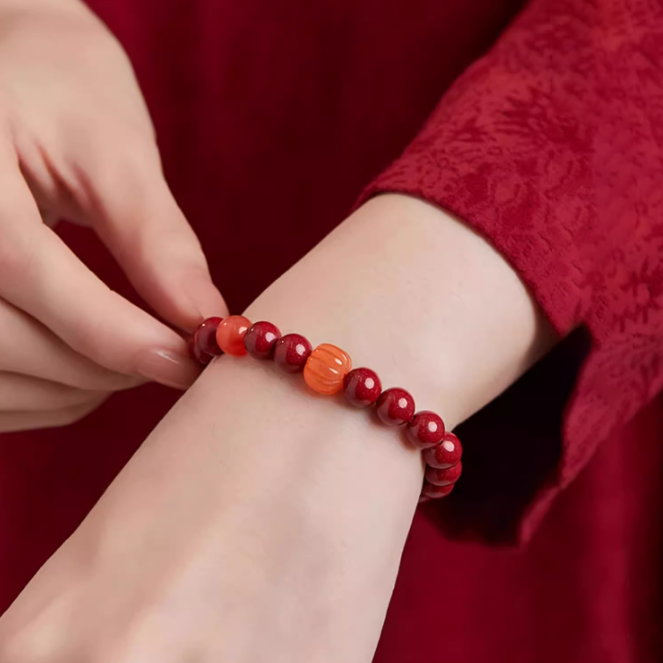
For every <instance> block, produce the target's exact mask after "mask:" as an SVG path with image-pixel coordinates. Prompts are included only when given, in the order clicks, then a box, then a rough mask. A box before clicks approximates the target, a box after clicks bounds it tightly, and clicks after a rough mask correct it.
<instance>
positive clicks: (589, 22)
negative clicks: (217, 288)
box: [363, 0, 663, 538]
mask: <svg viewBox="0 0 663 663" xmlns="http://www.w3.org/2000/svg"><path fill="white" fill-rule="evenodd" d="M662 65H663V16H662V10H661V7H660V6H659V3H657V2H649V1H648V0H534V2H532V3H531V4H530V5H529V6H528V8H527V9H526V10H525V11H524V12H523V13H522V14H521V16H520V17H519V18H518V19H517V20H516V21H515V22H514V24H513V25H512V26H511V27H510V28H509V29H508V30H507V31H506V33H505V34H504V35H503V36H502V37H501V39H500V41H499V42H498V43H497V45H496V46H495V47H494V48H493V49H492V51H491V52H489V53H488V54H487V55H486V56H485V57H484V58H482V59H481V60H480V61H478V62H476V63H475V64H474V65H473V66H472V67H471V68H470V69H469V70H468V71H467V72H465V73H464V74H463V75H462V76H461V77H460V78H459V79H458V80H457V81H456V83H455V84H454V86H453V87H452V88H451V90H450V91H449V92H448V93H447V94H446V95H445V97H444V98H443V99H442V101H441V103H440V104H439V106H438V107H437V109H436V110H435V112H434V113H433V115H432V117H431V118H430V120H429V122H428V124H427V126H426V127H425V128H424V129H423V131H422V132H421V134H420V135H419V136H418V137H417V139H416V140H415V141H414V142H413V143H412V144H411V145H410V146H409V148H408V149H407V150H406V151H405V153H404V154H403V155H402V156H401V157H400V158H399V159H398V160H397V161H396V162H395V163H394V164H393V165H392V166H391V167H390V168H389V169H388V170H387V171H386V172H385V173H384V174H382V175H381V176H380V177H379V178H378V179H377V180H376V181H375V182H374V183H373V184H372V185H371V186H370V187H369V188H368V189H367V191H366V192H365V193H364V196H363V198H365V197H366V196H368V195H372V194H374V193H377V192H381V191H397V192H402V193H406V194H410V195H413V196H418V197H420V198H423V199H426V200H428V201H431V202H433V203H436V204H437V205H439V206H441V207H444V208H446V209H448V210H450V211H451V212H453V213H454V214H456V215H457V216H459V217H460V218H462V219H464V220H466V221H467V223H468V224H470V225H471V226H473V227H474V228H475V229H476V230H477V231H478V232H479V233H481V234H482V235H483V236H484V237H486V238H487V239H488V240H489V241H490V242H492V243H493V244H494V245H495V246H496V247H497V249H498V250H499V251H500V252H501V253H502V254H503V255H504V256H505V258H506V259H507V260H508V261H509V262H510V264H511V265H512V266H513V267H514V268H515V269H516V270H517V271H518V273H519V274H520V275H521V277H522V279H523V280H524V282H525V283H526V284H527V285H528V286H529V287H530V288H531V291H532V292H533V294H534V295H535V297H536V298H537V299H538V301H539V303H540V305H541V307H542V309H543V310H544V312H545V314H546V315H547V316H548V318H549V319H550V321H551V322H552V324H553V325H554V327H555V328H556V329H557V330H558V331H559V332H560V333H561V334H562V335H564V336H568V335H569V334H570V332H571V331H572V330H574V329H576V328H580V329H581V330H582V332H581V333H584V334H586V336H587V337H588V338H589V343H588V349H587V351H586V353H585V354H584V355H583V357H582V362H581V363H579V366H580V369H579V373H577V374H576V373H575V372H573V375H572V379H571V380H570V383H569V388H568V389H567V392H566V393H565V395H564V396H563V397H559V396H557V395H556V394H555V393H553V391H554V390H553V387H552V385H553V384H555V380H557V382H558V383H559V384H562V383H563V384H566V382H568V379H567V378H568V376H566V377H565V376H564V375H561V376H560V375H557V377H556V378H555V377H553V378H552V381H551V378H550V376H549V375H548V376H547V374H546V369H544V370H543V372H541V369H540V368H539V367H537V369H536V370H535V372H537V371H538V378H532V377H531V376H528V377H527V378H526V379H527V380H530V381H531V380H532V379H534V380H535V383H536V385H537V390H538V392H537V396H538V399H539V400H542V399H549V400H550V401H551V402H553V403H554V407H555V408H557V411H556V412H552V411H551V412H548V413H547V414H545V413H542V414H541V418H540V419H541V422H542V423H541V425H538V426H537V424H536V423H535V422H530V424H531V425H530V424H528V425H526V426H525V429H526V430H525V431H524V434H525V437H527V440H525V441H524V442H523V444H524V445H526V444H529V447H530V448H535V449H538V450H539V453H540V457H539V458H538V460H537V459H536V458H534V459H533V462H535V463H537V462H538V463H539V464H540V465H543V467H540V468H539V470H540V471H539V473H538V474H537V476H538V477H539V480H537V482H536V485H530V486H529V487H528V488H527V490H523V491H521V492H522V493H523V495H526V496H527V498H526V499H521V500H520V502H519V501H518V500H511V499H510V498H509V499H502V498H503V497H504V496H500V495H494V494H493V495H485V496H484V498H481V499H484V503H483V504H482V505H481V506H480V507H477V508H478V511H476V513H481V514H483V515H481V516H480V517H477V519H476V523H477V527H478V528H479V529H481V528H482V527H483V528H484V529H487V528H488V527H489V526H488V524H487V523H488V522H489V521H491V517H488V516H487V515H486V514H492V520H493V521H494V520H495V517H499V518H502V519H503V520H504V519H509V518H511V520H512V521H513V522H512V525H513V527H514V528H515V531H516V534H517V535H519V536H520V537H521V538H522V537H526V536H527V535H528V534H529V533H530V532H531V531H532V529H533V528H534V527H535V525H536V523H537V522H538V521H539V519H540V517H541V515H542V514H543V512H544V511H545V510H546V507H547V505H548V504H549V503H550V501H551V500H552V498H553V497H554V496H555V495H556V494H557V492H558V491H559V490H560V489H561V488H563V487H564V486H565V485H567V484H568V483H569V482H570V481H572V480H573V479H574V477H575V476H576V475H577V473H578V472H579V471H580V470H581V468H582V467H583V466H584V465H585V464H586V463H587V462H588V460H589V459H590V458H591V456H592V454H593V452H594V451H595V450H596V448H597V446H598V445H599V444H600V443H601V441H602V440H603V439H605V438H606V436H608V435H609V434H610V433H611V432H614V431H615V430H616V429H617V428H618V427H619V426H620V425H622V424H623V423H624V422H625V421H626V420H628V419H629V418H631V417H632V416H633V415H634V414H635V413H636V412H637V411H638V410H639V409H640V408H642V407H643V406H644V405H645V404H646V403H647V402H648V401H650V400H651V399H652V397H653V396H654V395H655V394H656V393H657V392H658V391H659V390H660V389H661V385H662V383H663V371H662V370H661V367H662V366H663V177H662V175H663V68H662ZM580 345H582V342H580ZM560 352H562V353H564V352H566V353H570V355H571V356H573V355H574V353H575V350H573V349H569V348H566V349H564V350H560ZM576 354H577V353H576ZM549 368H550V367H549ZM565 381H566V382H565ZM532 384H533V383H532ZM506 398H507V400H508V395H507V397H506ZM520 411H521V412H522V409H521V410H520ZM514 412H515V411H514ZM496 416H497V417H498V418H499V416H500V415H499V414H497V415H496ZM515 416H519V415H515ZM555 417H557V420H556V419H555ZM502 425H503V426H505V428H504V429H503V433H504V434H505V435H511V436H515V437H517V436H519V435H520V436H521V437H522V436H523V430H515V428H516V427H517V426H516V424H515V423H514V422H513V421H512V422H511V424H510V425H509V424H504V422H502ZM521 428H522V427H521ZM544 428H545V430H544ZM469 429H472V426H469ZM480 429H481V427H478V428H477V430H480ZM470 432H471V431H470ZM533 438H534V439H533ZM536 438H539V439H536ZM544 441H545V445H548V446H547V447H546V448H545V449H544V446H545V445H544ZM473 443H474V440H473V439H466V440H465V446H466V448H468V446H469V445H472V444H473ZM476 444H477V448H481V443H480V442H479V441H477V443H476ZM551 445H552V446H551ZM475 461H476V465H477V467H480V466H481V464H482V460H481V457H480V454H479V453H477V454H476V456H475ZM484 464H485V463H484ZM470 471H471V468H470V467H466V475H468V474H469V473H470ZM530 475H531V473H530ZM514 480H516V479H514ZM459 488H461V485H460V484H459ZM515 492H518V491H517V490H516V491H515ZM466 497H467V499H468V500H469V501H472V498H471V496H470V495H469V493H468V495H466ZM475 497H476V496H475ZM521 497H522V496H521ZM477 500H479V501H481V500H480V498H479V497H476V499H475V500H474V502H475V505H474V506H477V504H476V502H477ZM462 502H463V492H462V489H461V490H459V496H458V498H457V500H456V502H455V503H454V502H451V506H450V507H448V508H450V509H454V508H456V507H457V508H461V507H462ZM506 503H508V506H507V507H505V506H504V505H505V504H506ZM496 504H501V507H498V506H495V505H496ZM445 508H447V507H445ZM500 508H501V509H502V510H501V511H500V510H499V509H500ZM496 509H497V511H496ZM475 515H476V514H475ZM485 533H486V532H484V534H485Z"/></svg>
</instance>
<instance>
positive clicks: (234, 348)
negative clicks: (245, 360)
mask: <svg viewBox="0 0 663 663" xmlns="http://www.w3.org/2000/svg"><path fill="white" fill-rule="evenodd" d="M250 326H251V321H250V320H249V319H248V318H245V317H244V316H243V315H229V316H228V317H227V318H226V319H225V320H224V321H223V322H221V324H220V325H219V326H218V327H217V329H216V342H217V343H218V344H219V347H220V348H221V349H222V350H223V351H224V352H225V353H226V354H229V355H234V356H235V357H241V356H242V355H245V354H246V348H245V347H244V334H246V332H247V330H248V329H249V327H250Z"/></svg>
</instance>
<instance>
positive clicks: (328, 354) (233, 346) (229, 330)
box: [189, 315, 463, 503]
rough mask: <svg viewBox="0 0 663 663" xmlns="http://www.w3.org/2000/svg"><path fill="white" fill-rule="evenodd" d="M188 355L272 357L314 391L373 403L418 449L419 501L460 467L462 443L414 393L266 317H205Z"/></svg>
mask: <svg viewBox="0 0 663 663" xmlns="http://www.w3.org/2000/svg"><path fill="white" fill-rule="evenodd" d="M189 351H190V353H191V356H192V357H193V358H194V359H195V360H196V361H197V362H199V363H200V364H201V365H203V366H205V365H207V364H209V363H210V362H211V361H212V359H214V357H216V356H218V355H220V354H223V353H224V352H225V353H226V354H229V355H233V356H235V357H240V356H243V355H246V354H249V355H251V356H252V357H254V358H256V359H273V360H274V362H275V363H276V364H277V365H278V366H279V367H280V368H281V369H282V370H284V371H286V372H287V373H303V374H304V381H305V382H306V384H307V385H308V386H309V387H310V388H311V389H312V390H313V391H315V392H316V393H318V394H324V395H328V396H331V395H334V394H337V393H338V392H340V391H341V390H343V393H344V394H345V397H346V399H347V400H348V402H349V403H350V404H352V405H354V406H356V407H369V406H375V408H374V409H375V413H376V414H377V417H378V419H380V421H382V423H384V424H386V425H387V426H403V427H404V430H405V437H406V439H407V441H408V443H409V444H410V445H411V446H412V447H414V448H415V449H418V450H420V451H422V452H423V455H424V459H425V461H426V465H427V467H426V473H425V477H424V482H423V486H422V489H421V496H420V498H419V502H420V503H421V502H427V501H428V500H431V499H437V498H440V497H446V496H447V495H448V494H449V493H450V492H451V491H452V490H453V487H454V484H455V483H456V481H458V479H459V478H460V475H461V473H462V471H463V465H462V463H461V456H462V454H463V448H462V446H461V444H460V441H459V440H458V438H457V437H456V436H455V435H454V434H453V433H451V432H448V431H446V430H445V427H444V422H443V421H442V417H440V416H439V415H438V414H435V412H431V411H429V410H422V411H420V412H415V407H414V399H413V398H412V396H411V395H410V393H409V392H407V391H406V390H405V389H401V388H400V387H392V388H391V389H386V390H385V391H382V384H381V382H380V378H379V377H378V375H377V373H375V371H373V370H371V369H370V368H355V369H352V360H351V359H350V356H349V355H348V354H347V353H346V352H344V351H343V350H341V349H340V348H337V347H336V346H335V345H331V344H329V343H323V344H322V345H319V346H318V347H317V348H315V349H313V346H312V345H311V343H310V342H309V341H308V339H307V338H305V337H304V336H302V335H301V334H286V335H285V336H281V332H280V331H279V329H278V327H276V325H273V324H272V323H271V322H256V323H255V324H252V323H251V321H250V320H249V319H248V318H245V317H244V316H242V315H231V316H228V317H227V318H225V319H223V318H207V319H206V320H204V321H203V322H202V323H201V324H200V325H199V326H198V328H197V329H196V331H195V332H194V333H193V335H192V336H191V338H190V340H189Z"/></svg>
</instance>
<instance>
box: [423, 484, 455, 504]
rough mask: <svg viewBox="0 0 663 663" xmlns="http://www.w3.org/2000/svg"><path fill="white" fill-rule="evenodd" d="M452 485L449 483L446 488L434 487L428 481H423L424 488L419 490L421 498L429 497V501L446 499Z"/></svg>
mask: <svg viewBox="0 0 663 663" xmlns="http://www.w3.org/2000/svg"><path fill="white" fill-rule="evenodd" d="M454 485H455V484H453V483H450V484H449V485H448V486H434V485H433V484H432V483H430V482H429V481H424V487H423V488H422V489H421V494H422V496H423V497H430V498H431V499H434V500H436V499H438V498H440V497H446V496H447V495H448V494H449V493H450V492H451V491H452V490H453V489H454Z"/></svg>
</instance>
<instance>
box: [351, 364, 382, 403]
mask: <svg viewBox="0 0 663 663" xmlns="http://www.w3.org/2000/svg"><path fill="white" fill-rule="evenodd" d="M343 393H344V394H345V397H346V398H347V399H348V403H351V404H352V405H355V406H356V407H366V406H368V405H373V403H375V402H376V401H377V400H378V398H379V397H380V394H381V393H382V384H381V382H380V378H379V377H378V374H377V373H376V372H375V371H372V370H371V369H370V368H355V369H353V370H352V371H350V372H349V373H348V374H347V375H346V376H345V379H344V380H343Z"/></svg>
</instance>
